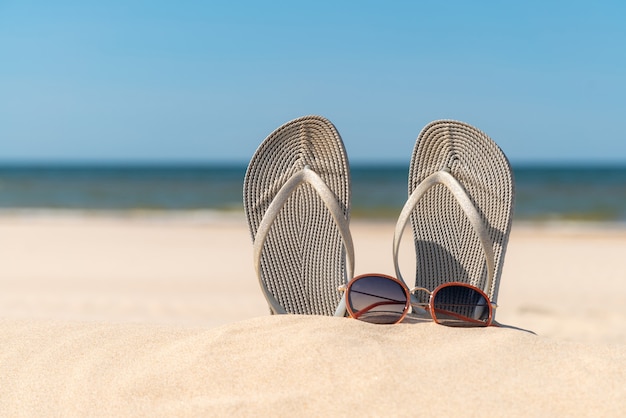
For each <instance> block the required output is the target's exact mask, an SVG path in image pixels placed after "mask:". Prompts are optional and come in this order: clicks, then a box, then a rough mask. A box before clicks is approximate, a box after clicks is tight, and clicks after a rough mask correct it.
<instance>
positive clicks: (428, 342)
mask: <svg viewBox="0 0 626 418" xmlns="http://www.w3.org/2000/svg"><path fill="white" fill-rule="evenodd" d="M352 231H353V235H354V240H355V246H356V256H357V265H356V267H357V269H356V270H357V273H364V272H371V271H375V272H381V273H388V274H393V265H392V261H391V239H392V234H393V225H392V224H391V223H387V222H379V223H375V222H363V221H355V222H353V226H352ZM0 237H1V238H0V254H2V257H1V259H2V268H0V347H2V348H1V349H0V416H120V415H121V416H215V415H217V416H232V415H248V416H257V415H262V416H267V415H272V416H288V415H289V416H292V415H294V414H298V415H305V416H324V415H325V416H328V415H334V416H358V415H365V416H381V415H389V416H422V415H423V414H429V415H431V414H437V415H439V416H441V415H457V416H458V415H461V416H483V415H496V416H497V415H505V414H506V415H507V416H511V415H514V416H521V415H524V416H528V415H530V416H539V415H557V414H558V415H561V416H581V415H582V416H620V415H622V414H623V411H625V410H626V303H624V302H625V301H626V270H625V269H624V267H623V266H624V257H625V254H626V230H620V229H609V228H599V227H594V228H589V227H579V226H570V227H564V226H558V227H534V226H519V225H515V226H514V229H513V233H512V236H511V241H510V244H509V247H508V251H507V256H506V261H505V267H504V273H503V277H502V282H501V287H500V294H499V298H498V304H499V305H500V307H499V308H498V314H497V318H498V320H499V321H500V322H502V323H504V324H507V325H510V326H511V327H515V328H505V327H503V328H495V327H494V328H489V329H474V330H465V329H451V328H447V327H443V326H439V325H436V324H433V323H431V322H416V321H407V322H406V323H403V324H400V325H394V326H376V325H370V324H365V323H362V322H360V321H356V320H351V319H344V318H327V317H313V316H280V317H272V316H269V315H268V310H267V308H266V305H265V301H264V299H263V297H262V295H261V292H260V290H259V287H258V283H257V279H256V277H255V275H254V270H253V267H252V257H251V241H250V237H249V235H248V231H247V227H246V225H245V222H244V221H243V220H242V219H241V218H239V217H235V218H233V219H230V220H221V221H209V220H206V219H205V220H202V219H201V218H199V219H196V220H193V219H186V218H171V219H160V218H144V217H135V218H132V217H111V216H108V217H106V216H104V217H75V216H65V217H63V216H61V217H58V216H57V217H54V216H40V217H38V216H11V215H6V214H5V215H3V216H1V217H0ZM408 241H410V238H409V239H408V240H407V245H405V246H403V248H402V251H403V253H402V260H403V261H402V262H403V266H405V270H406V272H410V271H411V270H412V265H411V257H412V254H411V248H410V242H408ZM516 328H520V329H526V330H530V331H534V332H535V333H536V334H537V335H534V334H532V333H530V332H526V331H522V330H520V329H516Z"/></svg>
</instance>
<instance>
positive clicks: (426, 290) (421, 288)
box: [409, 287, 433, 295]
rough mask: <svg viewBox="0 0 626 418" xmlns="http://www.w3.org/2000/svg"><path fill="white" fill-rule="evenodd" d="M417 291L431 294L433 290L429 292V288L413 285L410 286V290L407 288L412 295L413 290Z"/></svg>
mask: <svg viewBox="0 0 626 418" xmlns="http://www.w3.org/2000/svg"><path fill="white" fill-rule="evenodd" d="M417 291H422V292H426V293H428V294H429V295H432V294H433V292H431V291H430V290H428V289H426V288H425V287H414V288H412V289H411V290H409V293H410V294H411V295H413V294H414V293H415V292H417Z"/></svg>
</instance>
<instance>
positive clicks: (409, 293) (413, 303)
mask: <svg viewBox="0 0 626 418" xmlns="http://www.w3.org/2000/svg"><path fill="white" fill-rule="evenodd" d="M365 277H380V278H382V279H387V280H391V281H393V282H395V283H397V284H399V285H400V287H401V288H402V290H404V293H405V296H406V302H405V305H404V309H403V311H402V315H401V316H400V318H399V319H398V320H397V321H396V322H393V323H390V324H388V325H393V324H398V323H400V322H402V321H403V320H404V318H406V316H407V315H408V313H409V308H410V307H419V308H421V309H424V310H426V311H428V313H429V314H430V316H431V318H432V319H433V321H434V322H435V323H437V324H439V325H444V326H449V325H446V324H443V323H441V322H440V321H439V319H438V318H437V314H436V309H435V306H434V300H435V296H436V295H437V293H438V292H439V291H441V290H442V289H445V288H447V287H451V286H460V287H465V288H468V289H471V290H473V291H475V292H477V293H478V294H479V295H481V296H482V297H483V298H484V299H485V300H486V301H487V305H486V306H487V308H488V309H489V316H488V318H487V321H486V322H483V321H478V320H471V319H470V318H463V320H464V321H466V322H468V323H475V324H476V326H477V327H488V326H491V325H494V322H493V312H494V309H495V308H497V307H498V305H496V304H495V303H493V302H491V300H490V299H489V297H488V296H487V294H486V293H485V292H484V291H482V290H481V289H479V288H478V287H476V286H473V285H471V284H468V283H463V282H448V283H443V284H441V285H439V286H437V288H435V290H433V291H430V290H428V289H426V288H423V287H414V288H412V289H410V290H409V288H408V287H407V285H406V284H405V283H404V282H403V281H402V280H399V279H397V278H395V277H392V276H389V275H386V274H381V273H367V274H360V275H358V276H356V277H353V278H352V280H350V281H349V282H348V284H345V285H341V286H339V287H338V288H337V290H339V291H340V292H345V293H344V298H345V300H346V311H347V312H348V315H350V317H351V318H354V319H359V316H361V315H359V314H358V312H354V311H353V310H352V307H351V306H350V302H349V294H350V289H351V288H352V285H353V284H354V283H356V282H357V281H358V280H360V279H363V278H365ZM416 291H423V292H426V293H428V295H429V299H428V303H427V304H424V303H420V302H417V300H416V299H415V295H414V294H413V293H414V292H416Z"/></svg>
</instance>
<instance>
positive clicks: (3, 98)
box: [0, 0, 626, 164]
mask: <svg viewBox="0 0 626 418" xmlns="http://www.w3.org/2000/svg"><path fill="white" fill-rule="evenodd" d="M625 21H626V3H624V2H621V1H596V2H589V1H586V2H582V1H552V2H550V1H525V2H504V1H454V0H448V1H396V2H394V1H367V0H362V1H358V2H357V1H354V2H352V1H341V0H333V1H326V0H321V1H314V2H310V1H307V2H299V1H270V2H253V1H236V0H232V1H204V2H202V1H195V2H193V1H184V0H182V1H130V0H129V1H118V0H111V1H101V2H96V1H64V0H57V1H43V0H40V1H28V0H15V1H12V0H0V161H47V162H64V161H81V162H95V161H118V162H167V161H171V162H205V161H207V162H214V161H221V162H225V161H229V162H230V161H232V162H247V161H248V160H249V159H250V157H251V156H252V154H253V153H254V151H255V149H256V147H257V146H258V145H259V143H260V142H261V141H262V139H263V138H264V137H265V136H266V135H267V134H269V133H270V132H271V131H272V130H274V129H275V128H276V127H278V126H279V125H281V124H282V123H284V122H286V121H288V120H291V119H293V118H296V117H299V116H302V115H307V114H320V115H323V116H326V117H327V118H329V119H330V120H331V121H332V122H333V123H334V124H335V125H336V126H337V128H338V129H339V132H340V133H341V135H342V137H343V139H344V142H345V144H346V149H347V151H348V155H349V157H350V159H351V161H352V162H381V163H386V162H399V163H407V164H408V161H409V159H410V153H411V151H412V149H413V145H414V141H415V138H416V137H417V134H418V133H419V131H420V130H421V128H422V127H423V126H424V125H425V124H427V123H428V122H430V121H431V120H435V119H442V118H451V119H457V120H462V121H465V122H468V123H471V124H473V125H475V126H477V127H478V128H480V129H482V130H483V131H485V132H486V133H487V134H489V135H490V136H491V137H492V138H493V139H494V140H495V141H496V142H497V143H498V144H499V145H500V146H501V147H502V149H503V150H504V152H505V153H506V154H507V156H508V157H509V159H510V160H511V161H512V162H513V163H525V162H563V163H567V162H595V163H607V162H617V163H626V134H625V132H626V128H625V127H624V126H622V123H623V120H624V118H625V117H626V25H625V24H624V22H625Z"/></svg>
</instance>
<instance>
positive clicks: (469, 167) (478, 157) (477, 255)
mask: <svg viewBox="0 0 626 418" xmlns="http://www.w3.org/2000/svg"><path fill="white" fill-rule="evenodd" d="M412 158H413V159H412V162H411V170H410V172H409V195H410V194H411V193H412V191H413V190H414V189H415V188H416V187H417V185H418V184H419V183H420V182H421V181H423V180H424V179H425V178H427V177H428V176H429V175H431V174H432V173H434V172H437V171H439V170H445V171H448V172H449V173H450V174H452V176H454V178H456V179H457V180H458V181H459V183H460V184H462V185H463V187H464V188H465V191H466V192H467V194H468V195H469V197H470V200H471V201H472V202H473V204H474V206H475V207H476V209H477V211H478V213H479V214H480V215H481V217H482V221H483V223H484V224H485V226H486V229H487V231H488V235H489V237H490V240H491V242H492V243H493V253H494V263H495V266H496V267H495V274H494V279H493V281H492V283H491V285H490V286H489V289H487V290H486V293H487V295H488V296H489V297H490V299H492V300H495V299H496V297H497V291H498V286H499V281H500V280H499V279H500V275H501V273H502V264H503V263H502V261H503V257H504V252H505V248H506V244H507V241H508V231H509V229H510V223H511V215H512V213H511V208H512V204H513V196H514V190H513V180H512V177H511V169H510V166H509V163H508V160H507V159H506V157H505V156H504V154H503V153H502V150H501V149H500V148H499V147H498V146H497V145H496V143H495V142H493V141H492V140H491V139H490V138H489V137H488V136H487V135H486V134H484V133H483V132H481V131H479V130H478V129H476V128H474V127H472V126H470V125H468V124H465V123H462V122H457V121H448V120H445V121H436V122H433V123H431V124H429V125H428V126H426V127H425V128H424V129H423V130H422V132H421V133H420V135H419V136H418V140H417V143H416V147H415V150H414V152H413V157H412ZM411 223H412V225H413V232H414V241H415V251H416V259H417V265H416V282H415V285H416V286H419V287H425V288H428V289H431V290H432V289H435V288H436V287H437V286H439V285H440V284H442V283H446V282H450V281H460V282H465V283H470V284H472V285H474V286H476V287H478V288H481V289H484V288H485V284H486V283H487V277H488V275H487V268H486V263H485V255H484V254H485V253H484V251H483V248H482V247H481V242H480V239H479V238H478V236H477V235H476V231H475V230H474V228H473V227H472V225H471V223H470V221H469V220H468V218H467V216H466V215H465V214H464V212H463V210H462V208H461V207H460V206H459V203H458V201H457V199H455V197H454V196H453V195H452V194H451V193H450V191H449V190H448V189H447V188H446V187H444V186H443V185H437V186H434V187H433V188H432V189H431V190H429V192H428V193H427V194H425V195H424V197H423V198H422V199H421V200H420V202H419V203H418V205H417V206H416V208H415V210H414V211H413V213H412V217H411Z"/></svg>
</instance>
